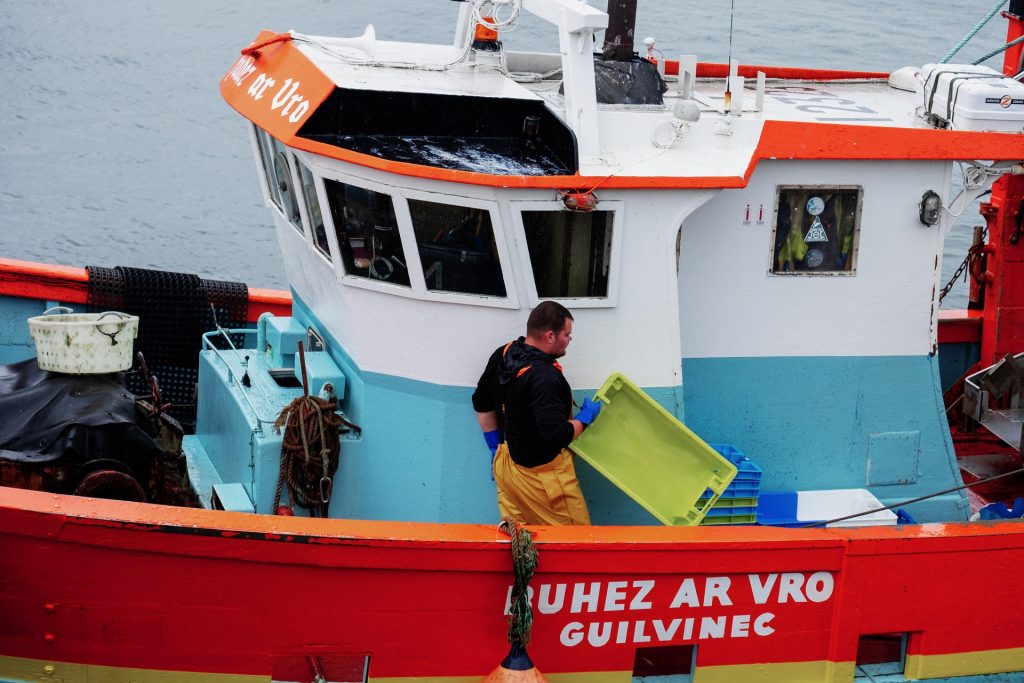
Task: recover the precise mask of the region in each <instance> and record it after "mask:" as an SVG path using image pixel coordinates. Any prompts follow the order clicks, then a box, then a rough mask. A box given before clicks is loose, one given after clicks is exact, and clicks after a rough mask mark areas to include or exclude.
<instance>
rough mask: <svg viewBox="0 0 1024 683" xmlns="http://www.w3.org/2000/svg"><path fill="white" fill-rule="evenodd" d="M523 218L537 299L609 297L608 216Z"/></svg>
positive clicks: (599, 213)
mask: <svg viewBox="0 0 1024 683" xmlns="http://www.w3.org/2000/svg"><path fill="white" fill-rule="evenodd" d="M522 216H523V229H524V232H525V235H526V245H527V249H528V250H529V253H530V265H531V266H532V268H533V278H534V281H535V283H536V285H537V296H538V297H540V298H542V299H564V298H585V297H607V296H608V275H609V271H610V267H611V259H612V253H611V251H612V222H613V221H612V219H613V217H614V214H613V213H612V212H611V211H591V212H589V213H580V212H576V211H523V213H522Z"/></svg>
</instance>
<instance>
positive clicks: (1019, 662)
mask: <svg viewBox="0 0 1024 683" xmlns="http://www.w3.org/2000/svg"><path fill="white" fill-rule="evenodd" d="M371 666H372V662H371ZM1015 671H1024V648H1013V649H1008V650H987V651H982V652H963V653H957V654H948V655H908V656H907V663H906V670H905V673H904V675H905V676H906V678H907V679H908V680H927V679H936V678H939V679H945V678H952V677H955V676H971V675H980V674H990V673H1004V672H1015ZM487 673H489V672H481V674H480V675H478V676H403V677H388V678H383V677H378V676H374V677H372V679H371V680H372V681H373V683H480V681H481V680H482V679H483V677H484V676H485V675H486V674H487ZM853 675H854V664H853V662H830V661H814V662H783V663H775V664H736V665H729V666H703V667H702V666H698V667H697V671H696V675H695V676H694V683H736V681H743V682H744V683H848V682H849V681H851V680H852V679H853ZM545 676H546V678H547V679H548V681H549V682H550V683H629V682H630V681H631V680H632V678H633V674H632V672H630V671H588V672H583V673H560V674H545ZM0 679H4V680H14V681H33V682H35V681H54V682H58V681H59V682H63V683H91V682H93V681H104V682H105V683H269V681H270V676H266V675H246V674H214V673H203V672H190V671H162V670H159V669H132V668H123V667H112V666H98V665H87V664H72V663H67V662H50V661H45V660H38V659H22V658H20V657H3V656H0Z"/></svg>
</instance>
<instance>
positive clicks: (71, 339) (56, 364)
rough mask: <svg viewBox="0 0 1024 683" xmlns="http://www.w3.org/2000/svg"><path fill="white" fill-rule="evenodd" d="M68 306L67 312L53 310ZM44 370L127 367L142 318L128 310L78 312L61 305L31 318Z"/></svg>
mask: <svg viewBox="0 0 1024 683" xmlns="http://www.w3.org/2000/svg"><path fill="white" fill-rule="evenodd" d="M56 310H64V311H67V313H57V314H51V312H52V311H56ZM28 329H29V332H31V333H32V341H34V342H35V344H36V361H37V362H38V363H39V367H40V368H41V369H43V370H49V371H51V372H62V373H64V374H68V375H99V374H104V373H108V372H119V371H121V370H127V369H128V368H130V367H131V366H132V350H133V347H134V340H135V337H137V336H138V334H139V318H138V316H135V315H128V314H127V313H118V312H117V311H107V312H105V313H74V312H73V311H72V310H71V309H70V308H67V307H64V306H58V307H57V308H51V309H49V310H47V311H46V312H45V313H43V315H38V316H36V317H34V318H29V319H28Z"/></svg>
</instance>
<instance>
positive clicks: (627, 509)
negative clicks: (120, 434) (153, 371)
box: [0, 297, 968, 524]
mask: <svg viewBox="0 0 1024 683" xmlns="http://www.w3.org/2000/svg"><path fill="white" fill-rule="evenodd" d="M44 307H45V304H44V302H40V301H33V300H28V299H17V298H0V323H3V324H2V325H0V363H10V362H14V361H17V360H22V359H24V358H28V357H32V356H33V355H34V347H33V346H32V343H31V340H30V338H29V335H28V329H27V325H26V324H25V322H24V321H25V319H26V318H27V317H28V316H30V315H38V314H39V313H41V312H42V310H43V308H44ZM294 313H295V316H296V318H297V320H298V322H299V323H300V324H301V325H302V326H303V327H305V326H306V325H313V326H314V327H317V328H319V325H318V324H317V323H316V321H315V320H314V319H313V317H312V315H311V314H310V312H309V311H308V309H307V308H306V307H305V305H304V304H303V302H302V301H301V300H300V299H299V298H298V297H296V298H295V306H294ZM499 342H500V340H496V342H495V345H497V344H498V343H499ZM327 344H328V347H329V353H330V356H331V358H332V359H333V360H334V362H335V363H336V364H337V365H338V367H339V368H340V369H341V370H342V371H343V372H344V374H345V377H346V380H347V386H346V388H345V397H344V399H343V401H342V407H343V409H344V410H345V412H346V414H347V415H348V416H349V417H350V418H351V419H352V420H354V421H355V422H357V423H359V424H360V425H361V426H362V427H363V434H362V436H361V438H358V439H345V440H343V442H342V453H341V466H340V469H339V472H338V476H337V477H336V483H335V491H334V497H333V499H332V501H331V506H330V513H331V515H332V516H335V517H349V518H356V519H386V520H412V521H437V522H485V523H489V522H497V521H498V511H497V506H496V503H495V499H496V498H495V488H494V483H493V482H492V481H491V477H490V456H489V453H488V452H487V450H486V447H485V445H484V443H483V439H482V437H481V435H480V430H479V428H478V426H477V424H476V419H475V415H474V413H473V408H472V405H471V403H470V396H471V394H472V389H471V388H467V387H450V386H440V385H436V384H430V383H426V382H419V381H415V380H407V379H400V378H396V377H392V376H388V375H382V374H379V373H372V372H364V371H362V370H361V369H360V368H358V367H357V366H356V364H355V363H354V362H353V361H352V359H351V358H350V357H349V356H348V355H347V354H346V353H345V352H344V350H343V349H341V347H340V345H339V344H338V343H337V342H336V341H335V340H333V339H330V338H329V337H328V339H327ZM293 364H294V354H291V355H288V354H281V353H280V351H278V353H276V354H275V355H274V357H271V356H269V355H266V354H265V355H264V356H261V357H254V358H253V359H251V360H250V371H251V374H252V376H253V381H254V383H256V384H257V385H260V386H261V387H262V388H263V390H264V391H263V394H264V395H265V396H267V397H268V401H267V402H266V403H265V404H261V406H260V414H261V416H262V417H264V418H267V417H276V414H277V412H278V411H280V409H281V407H283V406H284V405H286V404H287V403H288V402H289V401H290V400H291V399H292V398H294V397H295V396H296V395H298V393H299V391H298V390H296V389H283V388H280V387H277V386H276V385H274V384H273V383H272V380H270V379H269V376H268V375H267V374H266V372H265V371H266V370H267V369H268V368H270V367H282V366H287V365H293ZM682 368H683V378H684V383H683V386H682V387H648V388H647V391H648V392H649V393H650V394H651V395H652V396H653V397H654V399H655V400H656V401H658V403H659V404H661V405H662V406H664V407H665V408H666V409H667V410H669V411H670V412H672V413H673V414H675V415H677V416H682V415H683V414H684V405H685V417H686V420H685V421H686V424H687V425H688V426H689V427H690V428H691V429H693V430H694V431H695V432H696V433H697V434H698V435H699V436H701V437H702V438H704V439H705V440H706V441H711V442H716V441H721V442H727V443H732V444H734V445H736V446H737V447H739V448H740V449H741V450H743V451H745V452H746V453H747V454H749V455H750V456H751V458H753V459H754V461H755V462H757V463H758V465H760V466H761V467H762V469H763V470H764V475H763V479H762V489H763V490H792V489H805V490H806V489H812V490H813V489H829V488H868V489H870V490H871V491H872V492H873V493H874V494H875V496H877V497H878V498H879V499H880V500H882V501H883V502H885V503H896V502H900V501H902V500H906V499H910V498H914V497H917V496H921V495H925V494H929V493H934V492H936V491H940V490H942V489H946V488H950V487H953V486H956V485H957V484H959V483H960V478H959V473H958V468H957V466H956V460H955V457H954V452H953V447H952V443H951V441H950V438H949V435H948V430H947V426H946V422H945V418H944V414H943V408H942V402H941V396H940V394H939V389H938V386H939V364H938V361H937V359H936V358H935V357H931V356H920V357H902V356H900V357H855V358H850V357H843V358H823V357H815V358H808V357H803V358H801V357H796V358H716V359H686V360H684V361H683V363H682ZM227 372H228V370H227V366H226V365H225V363H224V362H222V360H220V359H214V358H213V357H212V355H210V356H209V357H204V359H203V361H202V363H201V374H200V397H201V398H200V400H201V406H200V413H201V414H200V421H199V431H198V434H197V435H196V436H195V437H192V438H190V439H189V440H188V444H187V447H188V449H189V450H190V452H191V455H193V456H194V457H193V461H194V464H195V466H196V468H197V469H196V471H195V472H194V473H195V474H196V475H197V476H200V475H201V477H202V483H201V489H202V490H201V493H202V494H204V496H205V497H208V495H209V488H210V486H209V484H210V483H211V482H213V483H216V482H217V481H218V480H219V481H224V482H229V483H230V482H240V483H242V484H243V485H244V486H246V489H247V491H248V492H249V494H250V496H251V497H252V498H253V501H254V503H255V504H256V506H257V509H258V510H259V511H260V512H268V511H269V510H270V505H271V502H272V501H273V498H274V492H275V489H276V482H277V470H278V464H279V453H280V437H279V436H278V435H276V434H274V433H273V430H271V429H269V428H264V429H262V430H255V425H254V422H253V419H252V416H251V410H249V409H248V407H247V406H246V405H244V402H243V399H242V397H241V396H240V395H239V391H237V389H229V388H228V387H227V386H226V385H225V383H224V382H225V379H226V378H227ZM234 372H235V373H236V374H237V375H239V376H240V374H241V368H240V367H239V368H235V369H234ZM594 390H595V387H577V388H576V391H575V396H576V398H577V401H580V400H581V399H582V397H583V396H585V395H588V394H592V393H593V391H594ZM577 469H578V474H579V478H580V481H581V484H582V487H583V490H584V493H585V494H586V496H587V500H588V503H589V505H590V510H591V516H592V518H593V520H594V522H595V523H597V524H653V523H655V520H654V519H653V518H652V517H651V516H650V515H648V513H647V512H645V511H644V510H643V509H642V508H641V507H640V506H639V505H637V504H636V503H634V502H633V501H632V500H630V499H629V498H628V497H627V496H625V495H624V494H623V493H621V492H620V491H619V490H618V489H616V488H615V487H614V486H612V485H611V484H610V483H609V482H608V481H607V480H606V479H604V478H603V477H601V476H600V475H598V474H597V473H596V472H594V471H593V470H592V469H591V468H590V467H589V466H587V465H586V463H584V462H582V461H578V462H577ZM906 509H907V511H908V512H909V513H910V514H911V515H912V516H913V517H914V518H915V519H916V520H917V521H919V522H925V521H948V520H960V519H965V518H966V517H967V514H968V508H967V504H966V499H965V497H964V495H963V493H962V492H957V493H952V494H948V495H946V496H942V497H938V498H934V499H931V500H929V501H925V502H921V503H915V504H913V505H911V506H908V507H907V508H906Z"/></svg>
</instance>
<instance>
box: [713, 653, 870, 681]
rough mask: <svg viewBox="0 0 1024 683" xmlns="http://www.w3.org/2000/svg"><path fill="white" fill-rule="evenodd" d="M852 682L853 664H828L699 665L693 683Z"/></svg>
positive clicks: (826, 662)
mask: <svg viewBox="0 0 1024 683" xmlns="http://www.w3.org/2000/svg"><path fill="white" fill-rule="evenodd" d="M697 656H698V657H699V656H700V654H699V653H698V655H697ZM852 680H853V662H829V661H819V662H785V663H781V664H735V665H730V666H698V667H697V671H696V675H695V676H694V677H693V681H694V683H737V681H743V683H823V682H827V683H832V682H833V681H835V682H836V683H838V682H839V681H844V682H849V681H852Z"/></svg>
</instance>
